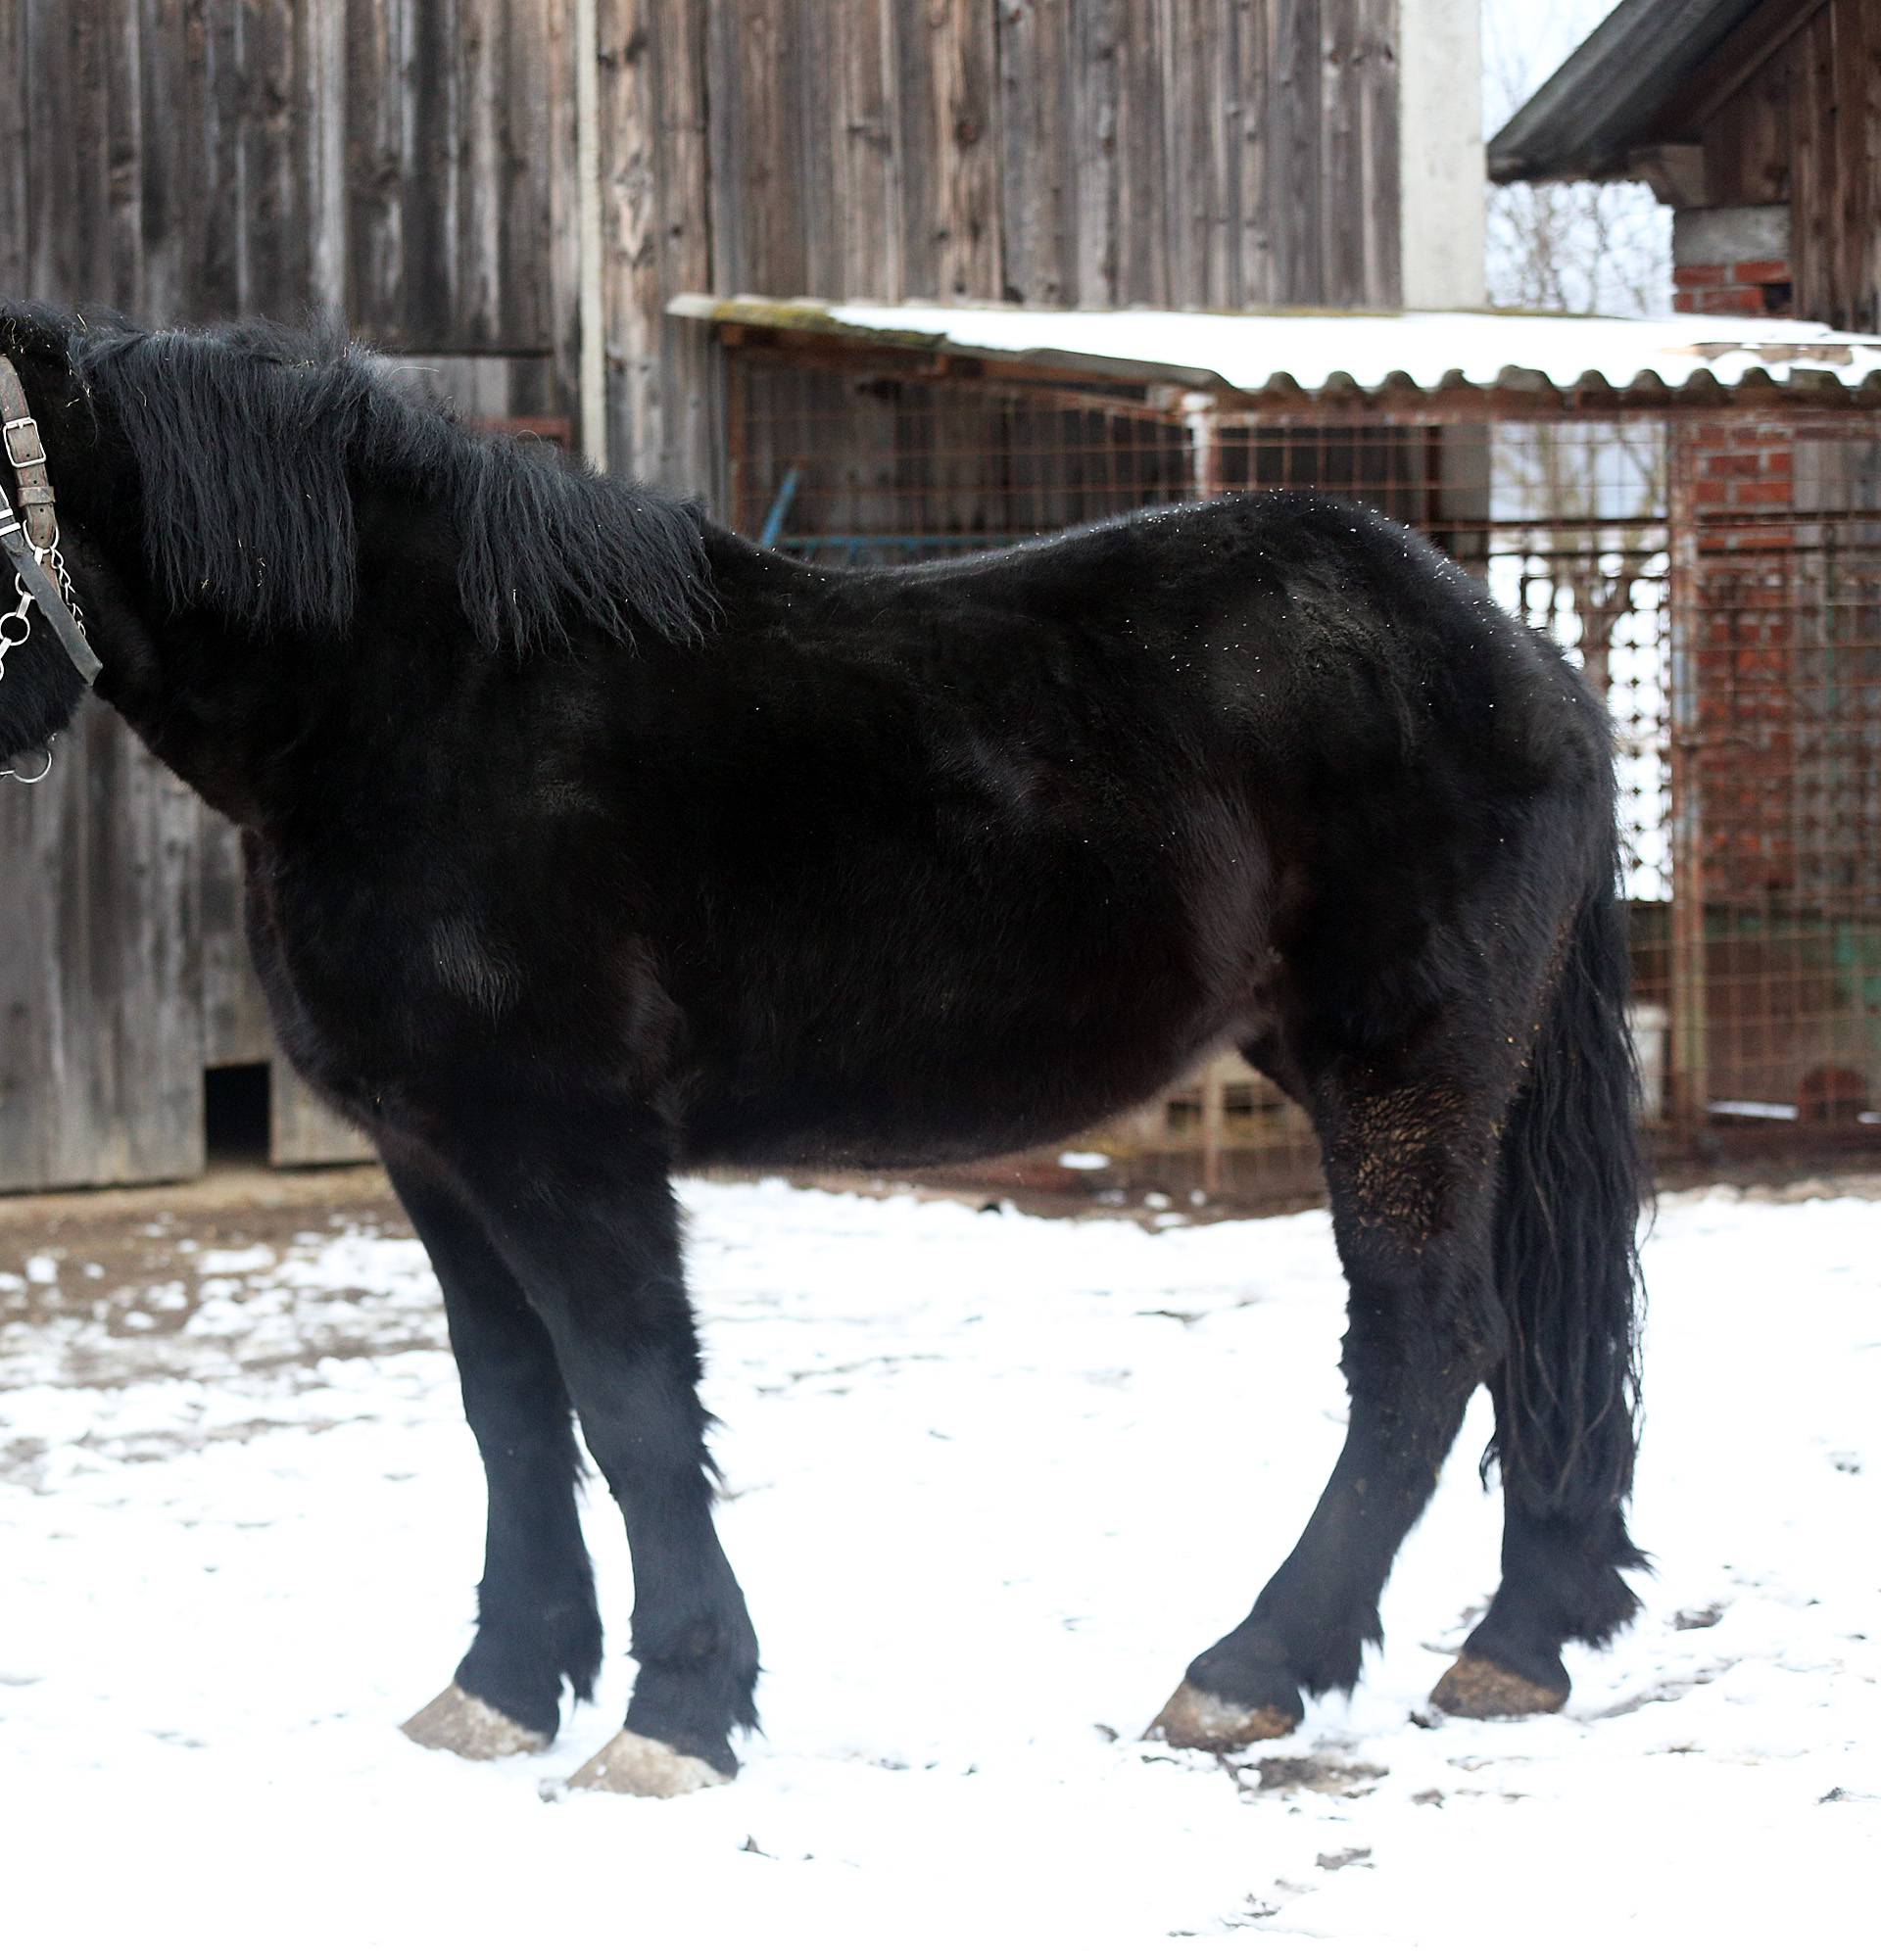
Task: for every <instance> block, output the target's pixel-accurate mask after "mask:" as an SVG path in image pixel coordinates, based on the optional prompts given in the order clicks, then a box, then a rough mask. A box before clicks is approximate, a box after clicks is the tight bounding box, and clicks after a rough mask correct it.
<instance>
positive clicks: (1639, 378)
mask: <svg viewBox="0 0 1881 1960" xmlns="http://www.w3.org/2000/svg"><path fill="white" fill-rule="evenodd" d="M667 311H668V312H670V313H673V314H675V315H677V316H678V317H680V318H684V319H695V320H700V321H703V322H705V323H707V324H708V325H711V326H713V327H715V328H717V329H718V330H720V331H721V332H723V331H725V330H727V329H732V330H737V331H742V332H761V333H764V334H766V335H769V336H771V337H774V338H779V339H783V340H786V341H790V340H800V341H803V342H805V343H807V344H811V345H821V346H824V347H828V348H830V349H832V350H835V351H841V352H844V353H846V354H848V355H849V356H850V357H851V358H855V357H859V356H861V355H863V354H864V353H866V352H869V351H874V352H877V353H884V354H886V353H897V354H899V355H902V356H907V355H925V356H928V357H930V358H934V359H938V358H940V357H951V356H960V357H967V358H972V359H980V360H992V361H997V362H998V363H999V364H1000V365H1002V366H1005V367H1019V368H1025V369H1027V370H1030V371H1035V372H1037V374H1039V375H1040V376H1041V377H1043V376H1045V375H1053V376H1059V377H1063V376H1068V375H1069V376H1080V375H1087V376H1090V377H1092V378H1098V377H1108V378H1110V379H1114V380H1119V381H1130V382H1138V383H1144V384H1149V385H1156V384H1161V385H1165V386H1168V385H1175V386H1179V387H1183V388H1190V389H1196V390H1201V391H1206V392H1208V393H1212V394H1218V395H1220V394H1229V395H1234V396H1241V397H1275V396H1281V397H1286V398H1290V399H1292V400H1295V401H1298V400H1300V399H1302V398H1324V399H1327V400H1332V399H1346V400H1350V399H1352V398H1354V397H1359V398H1367V397H1370V398H1375V399H1378V400H1383V399H1384V398H1386V397H1390V396H1403V395H1405V394H1418V395H1436V394H1443V395H1447V396H1454V395H1455V394H1457V393H1458V392H1460V391H1461V392H1466V393H1467V392H1475V393H1479V394H1484V395H1486V394H1490V393H1520V394H1522V395H1524V396H1527V397H1530V398H1534V397H1551V398H1553V399H1555V400H1557V401H1564V402H1568V401H1570V402H1575V403H1589V402H1592V401H1608V402H1613V403H1615V404H1618V405H1625V406H1651V405H1654V404H1659V403H1669V402H1674V401H1676V402H1686V403H1691V404H1694V405H1696V404H1701V403H1705V402H1720V401H1724V400H1727V399H1729V398H1730V397H1732V396H1733V395H1737V394H1740V393H1742V394H1745V395H1753V394H1755V395H1763V394H1767V393H1770V392H1773V391H1774V392H1779V393H1782V394H1787V395H1796V396H1808V397H1809V398H1811V399H1812V400H1813V401H1815V402H1817V403H1819V404H1821V405H1822V406H1844V405H1847V404H1849V403H1850V402H1852V401H1855V400H1857V399H1859V400H1860V401H1861V402H1863V403H1864V404H1866V405H1868V406H1874V405H1877V404H1881V337H1877V336H1871V335H1862V334H1850V333H1838V332H1837V331H1835V330H1834V329H1833V328H1830V327H1826V326H1820V325H1817V324H1816V323H1815V322H1813V321H1809V320H1771V319H1733V318H1728V317H1724V316H1722V315H1712V314H1693V313H1685V314H1677V315H1674V316H1672V317H1670V318H1664V319H1619V318H1604V317H1590V316H1580V315H1572V314H1560V313H1529V312H1516V311H1496V310H1484V311H1471V312H1350V311H1343V312H1340V311H1307V310H1295V309H1289V310H1284V311H1268V312H1236V313H1208V312H1186V311H1157V310H1153V309H1146V308H1125V309H1117V310H1111V311H1097V310H1054V309H1048V308H1036V307H1000V306H950V307H941V306H925V305H912V304H910V305H899V306H878V305H873V304H870V303H866V302H857V303H843V304H836V303H832V302H829V301H824V300H774V299H763V298H755V297H750V296H744V297H740V298H737V299H729V300H721V299H715V298H713V297H711V296H710V295H708V294H700V293H683V294H681V295H680V296H679V297H678V298H677V299H675V300H673V301H671V302H670V303H669V305H668V307H667Z"/></svg>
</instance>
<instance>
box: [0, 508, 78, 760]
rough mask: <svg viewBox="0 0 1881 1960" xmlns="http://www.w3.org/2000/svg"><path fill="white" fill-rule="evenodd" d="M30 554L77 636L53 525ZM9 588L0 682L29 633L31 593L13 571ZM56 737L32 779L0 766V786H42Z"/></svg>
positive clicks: (1, 625) (1, 622) (0, 631)
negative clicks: (11, 599)
mask: <svg viewBox="0 0 1881 1960" xmlns="http://www.w3.org/2000/svg"><path fill="white" fill-rule="evenodd" d="M32 554H33V556H34V557H35V558H37V559H38V560H39V562H40V564H41V565H42V566H49V567H50V568H51V571H52V575H53V577H54V578H56V579H57V580H58V581H59V596H60V598H63V599H64V600H65V602H66V609H67V611H69V612H70V613H71V614H72V620H73V622H74V623H75V624H76V626H77V628H78V631H79V632H80V633H82V632H84V630H85V615H84V614H83V613H82V612H81V611H80V610H79V609H78V600H77V597H76V595H75V594H74V593H73V592H72V574H71V573H70V572H69V571H68V570H67V569H66V560H65V554H64V553H63V552H62V551H61V550H59V532H58V528H57V526H56V525H55V527H54V529H53V533H52V541H51V543H50V544H48V545H46V546H44V547H43V548H41V547H40V546H38V545H34V546H33V548H32ZM13 589H14V592H15V593H16V594H17V595H18V598H17V601H16V603H15V604H14V606H13V608H12V610H11V611H9V612H4V613H0V681H4V680H5V679H6V678H7V655H8V654H9V653H10V652H11V651H12V650H13V649H14V648H15V647H16V646H24V645H25V644H26V641H27V639H28V638H29V637H30V635H31V633H32V618H31V614H32V606H33V598H32V592H31V590H30V588H29V587H28V586H27V584H26V582H25V579H24V577H23V576H22V575H21V574H20V573H19V572H16V573H14V575H13ZM58 740H59V738H58V737H57V736H56V735H49V736H47V738H46V742H45V747H44V748H43V749H42V750H41V751H40V753H41V754H43V755H44V756H45V758H46V760H45V766H44V767H43V768H42V769H41V770H40V771H39V773H38V774H37V775H36V776H25V775H22V773H21V772H20V771H19V770H18V769H16V768H14V767H13V766H12V765H11V764H4V765H0V783H4V782H8V781H12V782H15V783H43V782H44V781H45V780H46V778H47V777H48V776H50V775H51V774H52V745H53V743H54V742H55V741H58Z"/></svg>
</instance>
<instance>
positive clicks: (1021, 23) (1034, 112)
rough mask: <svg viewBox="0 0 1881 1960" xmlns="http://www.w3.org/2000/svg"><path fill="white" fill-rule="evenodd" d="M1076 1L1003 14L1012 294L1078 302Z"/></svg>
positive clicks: (1025, 3)
mask: <svg viewBox="0 0 1881 1960" xmlns="http://www.w3.org/2000/svg"><path fill="white" fill-rule="evenodd" d="M1070 15H1071V0H1010V4H1009V5H1007V6H1004V7H1002V8H1001V9H1000V11H999V15H998V24H999V38H998V63H999V77H998V78H999V159H1000V164H999V215H1000V257H1001V263H1002V266H1003V271H1004V279H1005V297H1006V298H1007V299H1009V300H1015V301H1018V302H1021V303H1023V304H1025V305H1028V306H1035V307H1062V306H1072V305H1075V304H1076V303H1077V291H1078V265H1077V230H1078V221H1077V193H1076V186H1075V183H1074V181H1073V162H1072V134H1071V116H1072V109H1071V89H1070V70H1071V49H1070V38H1069V37H1070Z"/></svg>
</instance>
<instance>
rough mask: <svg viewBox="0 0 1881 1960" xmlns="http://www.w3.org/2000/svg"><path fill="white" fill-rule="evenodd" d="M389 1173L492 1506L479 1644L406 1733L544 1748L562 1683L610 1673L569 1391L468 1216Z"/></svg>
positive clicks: (545, 1340) (506, 1273)
mask: <svg viewBox="0 0 1881 1960" xmlns="http://www.w3.org/2000/svg"><path fill="white" fill-rule="evenodd" d="M387 1164H388V1168H389V1169H390V1171H391V1174H392V1180H393V1184H394V1186H395V1188H396V1189H397V1191H398V1194H399V1197H400V1199H401V1200H402V1201H403V1203H404V1205H405V1208H406V1211H407V1213H408V1214H409V1215H410V1219H411V1222H412V1225H413V1226H414V1227H415V1228H416V1230H417V1233H418V1236H419V1237H420V1238H421V1239H422V1240H423V1241H424V1247H425V1250H426V1252H427V1253H429V1254H430V1257H431V1264H432V1266H433V1267H434V1268H435V1270H436V1272H437V1275H438V1281H439V1284H440V1285H441V1286H442V1287H443V1289H444V1305H445V1314H446V1316H447V1320H448V1323H449V1326H450V1330H451V1346H452V1349H453V1350H454V1352H455V1353H456V1355H457V1360H458V1375H459V1377H460V1379H461V1382H462V1387H463V1409H464V1414H465V1415H466V1416H467V1417H468V1419H469V1423H470V1428H471V1431H472V1433H473V1434H474V1435H475V1437H476V1440H477V1449H478V1451H479V1453H480V1454H481V1456H482V1458H483V1467H484V1476H485V1479H486V1481H487V1483H488V1486H489V1498H490V1510H489V1523H488V1528H487V1531H486V1535H485V1539H484V1565H483V1583H482V1584H481V1585H480V1586H479V1587H478V1589H477V1602H478V1609H477V1632H476V1638H475V1639H474V1640H473V1641H472V1642H471V1643H470V1649H469V1651H468V1652H467V1653H466V1654H465V1655H464V1656H463V1659H462V1660H461V1661H460V1662H459V1663H458V1670H457V1674H456V1677H455V1678H454V1680H453V1682H452V1684H451V1686H450V1687H449V1688H447V1689H446V1690H445V1691H444V1693H443V1694H442V1695H440V1696H438V1697H437V1698H436V1699H435V1700H433V1701H431V1702H429V1703H428V1704H427V1705H426V1706H425V1707H423V1708H421V1709H420V1710H419V1711H418V1712H417V1714H415V1715H413V1716H412V1717H411V1719H410V1721H409V1722H407V1723H406V1724H405V1732H406V1734H407V1735H408V1736H410V1738H411V1739H412V1741H413V1742H417V1743H422V1744H423V1745H425V1746H426V1747H427V1748H444V1749H451V1750H454V1751H455V1752H456V1753H457V1754H458V1755H462V1756H472V1757H478V1758H485V1757H491V1756H504V1755H514V1754H518V1753H520V1752H523V1751H526V1750H533V1749H542V1748H546V1747H548V1745H549V1744H550V1743H551V1742H552V1741H553V1740H554V1739H555V1729H556V1726H557V1722H558V1719H559V1715H560V1707H561V1693H562V1684H563V1683H564V1682H566V1683H567V1685H568V1686H569V1687H570V1688H572V1689H573V1690H574V1692H575V1694H576V1695H577V1696H578V1697H581V1698H583V1699H586V1698H587V1697H588V1696H589V1695H590V1694H591V1693H592V1691H593V1688H594V1684H595V1676H596V1675H597V1674H598V1673H599V1672H600V1669H601V1616H600V1613H599V1612H598V1611H597V1609H596V1606H595V1584H594V1576H593V1573H592V1570H591V1568H590V1566H589V1563H588V1553H587V1548H586V1547H585V1546H584V1545H583V1543H582V1538H581V1523H580V1520H579V1518H578V1517H577V1515H576V1511H575V1484H576V1480H577V1477H578V1474H579V1471H578V1464H579V1457H578V1454H577V1451H576V1447H575V1438H574V1429H573V1424H572V1421H571V1418H570V1412H569V1403H568V1391H567V1389H566V1388H565V1387H564V1386H563V1385H562V1379H561V1370H560V1368H559V1366H558V1365H557V1364H556V1362H555V1349H554V1347H553V1346H552V1344H551V1342H550V1339H549V1332H548V1329H547V1328H546V1327H545V1326H544V1325H543V1323H542V1321H541V1319H540V1318H539V1317H538V1316H537V1315H536V1314H535V1313H534V1311H533V1310H532V1309H531V1308H530V1305H529V1303H528V1301H527V1300H526V1299H525V1298H524V1297H523V1292H522V1288H521V1287H520V1286H519V1285H518V1284H517V1282H516V1279H515V1277H514V1275H513V1274H512V1273H511V1271H510V1270H509V1268H508V1267H507V1266H506V1264H505V1263H504V1261H503V1259H502V1258H501V1257H500V1256H499V1254H498V1253H497V1251H496V1248H495V1247H494V1246H493V1245H492V1244H491V1243H490V1240H489V1238H488V1237H487V1235H486V1234H485V1233H484V1231H483V1228H482V1227H481V1226H480V1225H479V1224H478V1222H477V1220H476V1219H475V1217H474V1216H473V1215H472V1213H471V1212H470V1210H469V1208H468V1207H467V1206H466V1205H465V1204H464V1203H463V1202H462V1201H461V1200H460V1199H459V1198H458V1197H457V1196H456V1195H455V1194H454V1193H453V1192H451V1191H450V1190H449V1189H448V1188H446V1187H445V1186H444V1185H442V1184H440V1183H439V1182H438V1181H437V1180H436V1179H435V1178H433V1177H432V1176H430V1175H429V1174H428V1173H426V1172H424V1171H420V1170H418V1169H417V1168H416V1167H411V1166H403V1165H401V1164H400V1162H399V1161H398V1158H397V1156H396V1154H395V1153H388V1157H387Z"/></svg>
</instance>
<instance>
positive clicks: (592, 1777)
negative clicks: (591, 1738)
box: [568, 1729, 731, 1796]
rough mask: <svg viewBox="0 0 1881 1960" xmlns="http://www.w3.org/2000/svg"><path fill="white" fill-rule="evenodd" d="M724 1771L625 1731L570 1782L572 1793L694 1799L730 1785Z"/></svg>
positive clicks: (585, 1764) (694, 1757) (667, 1745)
mask: <svg viewBox="0 0 1881 1960" xmlns="http://www.w3.org/2000/svg"><path fill="white" fill-rule="evenodd" d="M730 1782H731V1778H730V1777H728V1776H727V1775H726V1774H725V1773H724V1771H723V1770H716V1769H714V1768H713V1767H712V1766H711V1764H710V1763H708V1762H701V1761H700V1760H699V1757H698V1756H688V1755H682V1754H681V1753H680V1752H679V1750H677V1749H676V1748H674V1747H673V1745H671V1744H670V1743H661V1742H655V1741H654V1740H653V1738H652V1737H651V1736H637V1735H635V1734H634V1732H633V1730H631V1729H623V1730H621V1732H620V1734H619V1735H617V1736H616V1737H615V1738H614V1739H613V1741H612V1742H611V1743H609V1744H608V1745H607V1746H606V1747H605V1748H604V1749H603V1750H602V1751H601V1752H600V1754H599V1755H592V1756H590V1757H589V1758H588V1760H587V1761H586V1762H585V1763H583V1764H582V1766H581V1767H580V1768H579V1769H578V1770H576V1772H575V1773H574V1775H573V1776H571V1777H570V1778H569V1779H568V1788H569V1789H570V1790H608V1791H612V1792H614V1793H615V1794H617V1795H620V1796H690V1795H692V1793H693V1792H694V1791H696V1790H713V1789H716V1788H717V1786H718V1785H720V1784H721V1783H730Z"/></svg>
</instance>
